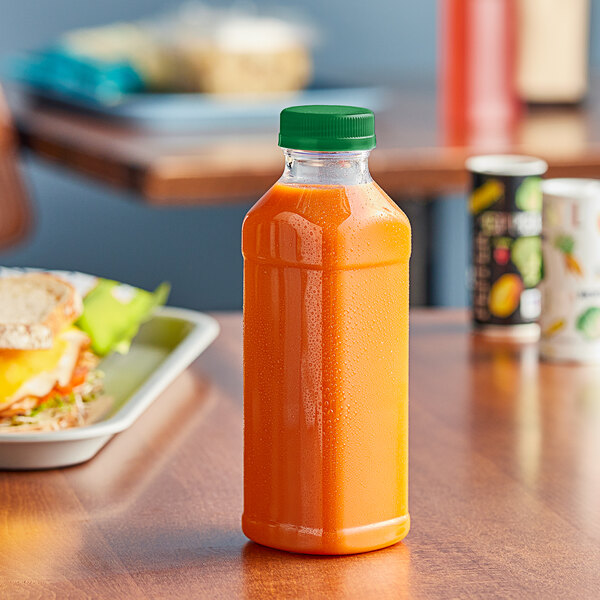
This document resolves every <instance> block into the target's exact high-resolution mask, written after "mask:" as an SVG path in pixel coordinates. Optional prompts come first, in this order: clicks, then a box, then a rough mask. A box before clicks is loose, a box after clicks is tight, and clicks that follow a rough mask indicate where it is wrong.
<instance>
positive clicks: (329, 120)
mask: <svg viewBox="0 0 600 600" xmlns="http://www.w3.org/2000/svg"><path fill="white" fill-rule="evenodd" d="M279 145H280V146H282V147H283V148H293V149H295V150H317V151H318V150H322V151H330V152H344V151H349V150H371V149H372V148H374V147H375V116H374V115H373V111H371V110H369V109H368V108H358V107H356V106H327V105H318V104H315V105H309V106H290V107H289V108H285V109H283V110H282V111H281V116H280V125H279Z"/></svg>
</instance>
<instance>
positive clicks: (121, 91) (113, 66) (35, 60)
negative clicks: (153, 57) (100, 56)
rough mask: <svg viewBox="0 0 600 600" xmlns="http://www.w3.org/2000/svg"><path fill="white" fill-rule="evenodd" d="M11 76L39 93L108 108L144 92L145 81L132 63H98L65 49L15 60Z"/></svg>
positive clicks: (98, 61)
mask: <svg viewBox="0 0 600 600" xmlns="http://www.w3.org/2000/svg"><path fill="white" fill-rule="evenodd" d="M8 74H9V76H10V77H11V78H12V79H15V80H17V81H21V82H23V83H26V84H28V85H30V86H32V87H34V88H37V89H41V90H46V91H48V90H49V91H53V92H56V93H60V94H67V95H70V96H73V97H74V98H79V99H85V100H88V101H92V102H96V103H100V104H106V105H111V104H116V103H118V102H120V101H121V100H122V99H123V97H124V96H126V95H128V94H134V93H139V92H143V91H145V84H144V81H143V79H142V77H141V75H140V74H139V73H138V71H137V70H136V69H135V68H134V66H133V65H132V64H131V63H129V62H127V61H115V62H110V61H101V60H95V59H93V58H88V57H85V56H81V55H78V54H74V53H73V52H72V51H70V50H69V49H68V48H67V47H66V46H55V47H53V48H50V49H48V50H44V51H40V52H31V53H28V54H24V55H21V56H18V57H14V58H13V59H12V60H11V61H10V63H9V66H8Z"/></svg>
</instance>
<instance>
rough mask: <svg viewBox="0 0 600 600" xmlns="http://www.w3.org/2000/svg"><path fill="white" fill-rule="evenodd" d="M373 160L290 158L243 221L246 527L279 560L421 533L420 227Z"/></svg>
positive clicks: (291, 152)
mask: <svg viewBox="0 0 600 600" xmlns="http://www.w3.org/2000/svg"><path fill="white" fill-rule="evenodd" d="M320 108H321V107H298V109H296V110H302V109H304V110H305V111H306V110H315V109H320ZM344 108H346V109H347V110H351V109H350V108H348V107H327V109H329V110H338V111H339V110H340V109H344ZM327 109H322V110H323V113H317V114H318V115H322V114H325V115H327V114H328V113H327ZM288 110H290V109H288ZM353 110H364V109H353ZM284 112H285V111H284ZM309 114H310V113H309ZM359 114H361V115H362V114H367V115H370V118H371V123H372V113H370V111H365V112H364V113H363V112H361V113H359ZM282 121H283V116H282ZM282 125H283V123H282ZM282 129H283V127H282ZM343 133H345V134H346V135H347V134H348V132H347V131H346V130H344V132H343ZM338 135H339V134H338ZM363 137H365V136H363ZM373 139H374V136H373ZM292 143H293V138H292ZM310 143H313V144H314V143H315V142H310ZM362 143H363V144H365V145H366V144H368V143H372V142H369V141H367V142H365V141H364V140H363V142H362ZM289 145H291V144H290V143H288V146H289ZM371 147H372V146H371ZM368 150H369V148H366V149H365V148H363V147H359V149H355V148H354V147H351V149H350V150H338V149H336V150H334V151H332V150H322V146H321V147H319V148H318V149H317V150H316V151H311V150H304V149H289V147H288V149H287V150H286V172H285V173H284V175H283V177H282V179H281V180H280V181H279V182H278V183H277V184H275V186H274V187H273V188H271V190H269V191H268V192H267V193H266V194H265V196H263V198H261V200H260V201H259V202H258V203H257V204H256V205H255V206H254V207H253V208H252V209H251V210H250V212H249V213H248V215H247V217H246V219H245V221H244V226H243V240H242V249H243V254H244V259H245V260H244V418H245V421H244V422H245V425H244V436H245V442H244V515H243V520H242V525H243V530H244V533H245V534H246V535H247V536H248V537H249V538H250V539H252V540H254V541H256V542H259V543H261V544H265V545H267V546H271V547H274V548H280V549H284V550H290V551H294V552H305V553H314V554H348V553H355V552H363V551H367V550H374V549H377V548H381V547H384V546H388V545H390V544H393V543H396V542H398V541H399V540H401V539H402V538H403V537H404V536H405V535H406V534H407V532H408V528H409V515H408V506H407V496H408V494H407V482H408V472H407V468H408V455H407V450H408V261H409V257H410V225H409V222H408V219H407V218H406V216H405V215H404V213H403V212H402V211H401V210H400V209H399V208H398V207H397V206H396V205H395V204H394V203H393V202H392V201H391V200H390V199H389V197H388V196H387V195H386V194H385V193H384V192H383V191H382V190H381V188H379V186H378V185H377V184H376V183H374V182H373V181H372V179H371V177H370V175H369V173H368V168H367V157H368Z"/></svg>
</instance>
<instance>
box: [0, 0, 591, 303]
mask: <svg viewBox="0 0 600 600" xmlns="http://www.w3.org/2000/svg"><path fill="white" fill-rule="evenodd" d="M177 4H179V2H169V1H166V2H165V1H164V0H103V1H102V2H88V1H84V0H19V1H18V2H16V1H15V0H0V58H1V56H2V55H3V54H5V53H7V52H11V51H14V50H17V49H26V48H30V47H35V46H39V45H41V44H43V43H44V42H47V41H50V40H52V39H53V38H54V37H55V36H56V35H58V34H59V33H60V32H62V31H64V30H66V29H69V28H74V27H82V26H92V25H98V24H102V23H107V22H112V21H115V20H119V19H123V20H124V19H134V18H139V17H142V16H146V15H148V14H152V13H155V12H158V11H160V10H163V9H166V8H168V7H169V6H171V7H172V6H176V5H177ZM213 4H221V5H229V4H230V3H229V2H221V3H218V2H213ZM257 4H258V5H259V6H260V5H265V6H268V5H269V4H270V5H271V6H273V5H275V4H277V6H279V7H281V6H288V7H294V6H296V7H297V6H302V8H303V10H304V11H305V12H306V13H307V14H308V16H309V17H311V18H312V20H313V21H314V22H316V23H317V24H318V25H319V27H320V29H321V32H322V36H321V38H322V41H321V44H320V45H319V46H318V47H317V49H316V56H315V58H316V77H317V78H318V79H319V80H330V81H340V82H341V81H352V82H367V83H370V82H384V83H407V82H411V81H415V80H422V79H425V80H429V81H431V80H433V78H434V77H435V64H436V47H435V38H436V19H435V14H436V4H437V3H436V2H435V0H421V1H419V2H416V1H415V0H371V1H370V2H362V1H358V0H304V1H303V2H302V3H298V2H278V3H275V2H270V3H269V2H257ZM593 21H594V23H593V29H594V30H596V31H598V30H600V10H597V11H595V13H594V18H593ZM592 56H593V58H592V61H593V63H595V64H600V40H598V39H597V36H593V42H592ZM24 172H25V176H26V179H27V181H28V183H29V186H30V189H31V191H32V195H33V197H34V201H35V203H36V212H37V216H38V218H37V223H36V227H35V231H34V232H33V234H32V236H31V237H30V238H29V239H28V240H26V241H25V242H24V243H22V244H21V245H20V246H18V247H16V248H14V249H13V250H11V251H10V252H5V253H4V254H0V263H3V264H9V265H35V266H48V267H55V268H59V267H60V268H66V269H80V270H84V271H89V272H94V273H98V274H101V275H102V274H103V275H107V276H112V277H115V278H118V279H122V280H124V281H128V282H131V283H133V284H138V285H142V286H147V287H151V286H153V285H156V284H157V283H158V282H159V281H160V280H162V279H164V278H168V279H170V280H171V281H172V283H173V288H174V289H173V295H172V302H173V303H175V304H179V305H182V306H189V307H195V308H203V309H210V308H235V307H239V306H240V302H241V256H240V254H239V235H240V225H241V221H242V218H243V215H244V213H245V211H246V210H247V208H248V207H249V206H250V204H251V203H252V202H254V201H255V200H256V198H249V199H248V201H247V202H246V203H245V204H241V205H236V206H231V207H227V208H191V209H154V208H149V207H146V206H144V205H143V204H141V203H139V202H136V200H135V199H134V198H131V197H130V196H128V195H126V194H124V193H122V192H118V191H114V190H112V189H108V188H105V187H103V186H101V185H98V184H95V183H93V182H91V181H90V180H87V179H84V178H80V177H78V176H75V175H72V174H71V173H66V172H64V171H62V170H59V169H58V168H56V167H53V166H49V165H46V164H43V163H41V162H39V161H37V160H36V159H33V158H29V159H28V160H27V161H26V162H25V164H24ZM0 193H1V191H0ZM466 222H467V221H466V215H465V211H464V205H463V202H462V200H461V199H460V198H457V199H454V200H453V201H451V202H449V203H447V204H446V205H444V206H440V207H438V208H436V210H435V211H434V215H433V223H434V228H435V231H437V234H436V246H437V247H438V248H442V251H441V252H438V259H437V260H436V261H435V262H434V265H433V276H434V277H433V278H434V285H433V293H434V298H435V299H436V300H437V301H438V302H439V303H441V304H462V303H464V302H465V300H466V292H465V289H464V286H462V285H459V284H458V282H460V281H463V280H464V268H465V261H466V239H465V238H464V237H462V236H465V237H466V235H467V234H466ZM452 231H453V232H462V235H456V236H455V237H453V238H452V237H449V235H450V234H449V233H448V232H452ZM461 239H462V240H464V241H465V243H461V242H460V240H461Z"/></svg>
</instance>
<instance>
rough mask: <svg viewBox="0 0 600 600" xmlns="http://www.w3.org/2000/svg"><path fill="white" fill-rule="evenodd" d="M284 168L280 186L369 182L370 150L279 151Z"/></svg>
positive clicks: (286, 149)
mask: <svg viewBox="0 0 600 600" xmlns="http://www.w3.org/2000/svg"><path fill="white" fill-rule="evenodd" d="M283 152H284V155H285V169H284V171H283V175H282V177H281V179H280V182H281V183H286V184H288V185H289V184H304V185H359V184H361V183H369V182H370V181H373V180H372V178H371V174H370V173H369V153H370V150H357V151H353V152H312V151H307V150H292V149H289V148H284V149H283Z"/></svg>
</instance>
